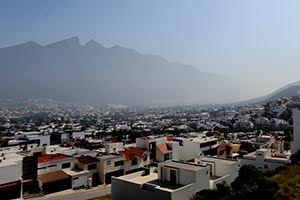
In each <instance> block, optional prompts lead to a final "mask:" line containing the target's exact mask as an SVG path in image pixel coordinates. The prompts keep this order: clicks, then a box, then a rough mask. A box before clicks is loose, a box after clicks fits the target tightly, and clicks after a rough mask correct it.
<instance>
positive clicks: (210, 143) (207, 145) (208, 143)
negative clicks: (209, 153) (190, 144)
mask: <svg viewBox="0 0 300 200" xmlns="http://www.w3.org/2000/svg"><path fill="white" fill-rule="evenodd" d="M215 144H217V141H210V142H205V143H201V144H200V148H204V147H209V146H212V145H215Z"/></svg>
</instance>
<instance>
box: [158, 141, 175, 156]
mask: <svg viewBox="0 0 300 200" xmlns="http://www.w3.org/2000/svg"><path fill="white" fill-rule="evenodd" d="M156 147H157V148H158V149H159V151H160V152H161V153H163V154H167V153H172V152H173V150H172V149H171V147H170V146H168V144H167V143H163V144H157V145H156Z"/></svg>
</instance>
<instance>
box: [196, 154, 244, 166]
mask: <svg viewBox="0 0 300 200" xmlns="http://www.w3.org/2000/svg"><path fill="white" fill-rule="evenodd" d="M195 159H197V160H198V159H199V160H200V161H210V162H216V163H224V164H234V163H237V162H238V161H237V160H231V159H225V158H217V157H208V156H203V157H198V158H195Z"/></svg>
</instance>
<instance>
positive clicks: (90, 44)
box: [84, 40, 104, 48]
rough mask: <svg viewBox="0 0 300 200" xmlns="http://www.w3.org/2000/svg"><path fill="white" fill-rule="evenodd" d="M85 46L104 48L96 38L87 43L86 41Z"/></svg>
mask: <svg viewBox="0 0 300 200" xmlns="http://www.w3.org/2000/svg"><path fill="white" fill-rule="evenodd" d="M84 47H89V48H97V47H101V48H104V47H103V46H102V45H101V44H100V43H98V42H96V41H95V40H90V41H88V42H87V43H85V45H84Z"/></svg>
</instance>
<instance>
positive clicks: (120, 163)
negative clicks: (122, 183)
mask: <svg viewBox="0 0 300 200" xmlns="http://www.w3.org/2000/svg"><path fill="white" fill-rule="evenodd" d="M122 165H124V160H120V161H117V162H115V167H118V166H122Z"/></svg>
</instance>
